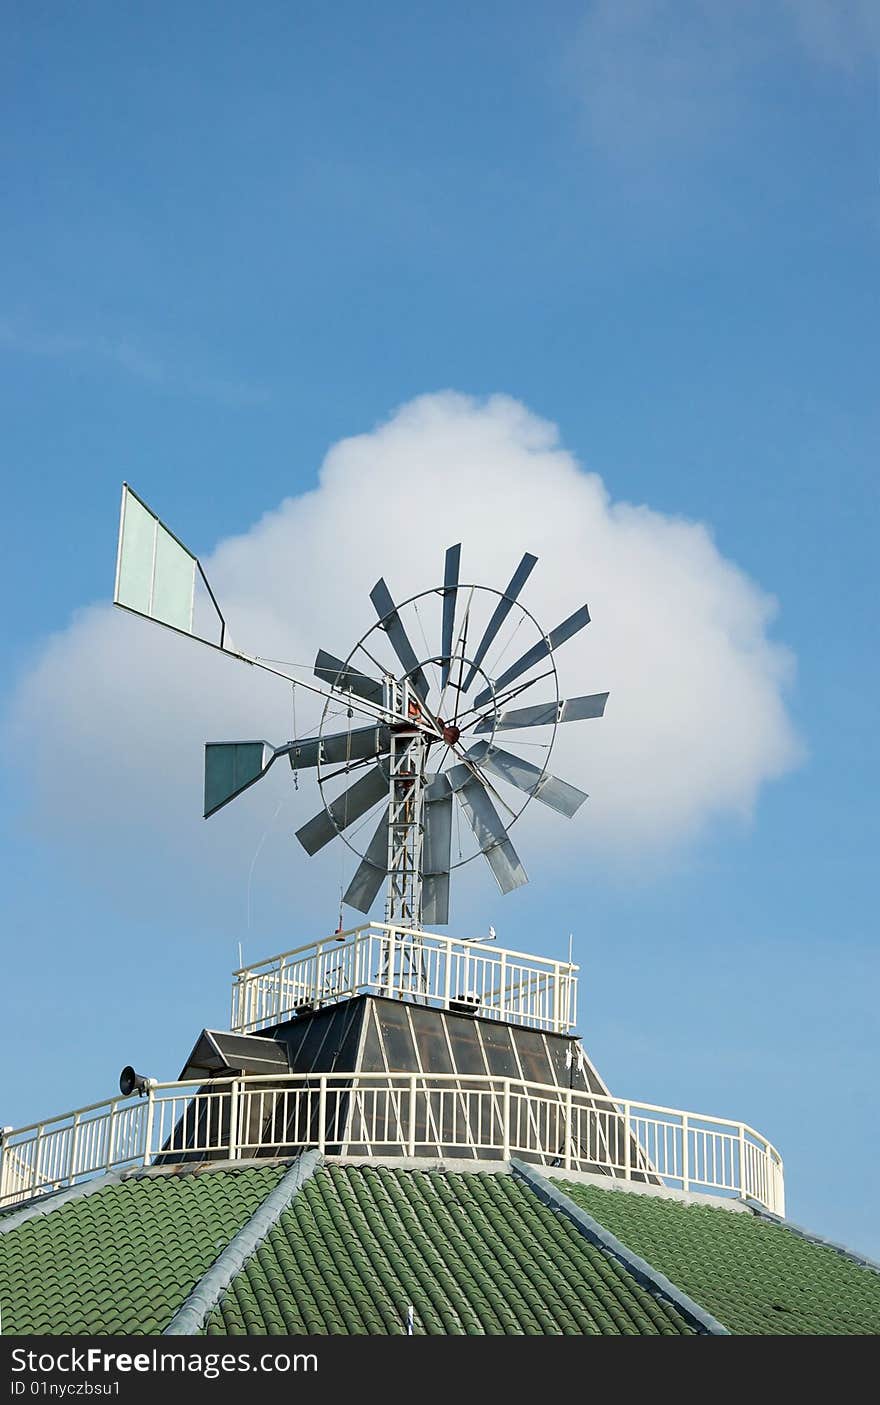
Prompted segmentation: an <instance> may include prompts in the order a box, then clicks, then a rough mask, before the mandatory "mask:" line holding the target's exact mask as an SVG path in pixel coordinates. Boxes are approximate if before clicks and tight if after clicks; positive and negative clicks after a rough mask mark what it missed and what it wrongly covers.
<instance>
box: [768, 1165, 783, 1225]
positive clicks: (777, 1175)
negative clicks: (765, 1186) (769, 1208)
mask: <svg viewBox="0 0 880 1405" xmlns="http://www.w3.org/2000/svg"><path fill="white" fill-rule="evenodd" d="M767 1157H768V1160H769V1161H770V1169H771V1171H772V1173H773V1213H774V1215H781V1216H782V1218H783V1219H785V1174H784V1171H783V1167H782V1158H781V1157H780V1158H778V1159H777V1158H776V1157H775V1156H771V1155H770V1149H769V1147H768V1149H767Z"/></svg>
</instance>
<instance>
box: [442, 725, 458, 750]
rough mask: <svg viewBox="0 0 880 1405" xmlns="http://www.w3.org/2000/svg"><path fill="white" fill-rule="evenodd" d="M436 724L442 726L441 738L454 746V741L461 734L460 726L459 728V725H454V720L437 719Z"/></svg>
mask: <svg viewBox="0 0 880 1405" xmlns="http://www.w3.org/2000/svg"><path fill="white" fill-rule="evenodd" d="M438 726H440V727H442V729H443V740H444V741H445V742H446V743H447V744H448V745H449V746H455V743H456V742H457V741H458V739H459V737H460V736H461V728H460V727H456V725H455V723H454V722H439V721H438Z"/></svg>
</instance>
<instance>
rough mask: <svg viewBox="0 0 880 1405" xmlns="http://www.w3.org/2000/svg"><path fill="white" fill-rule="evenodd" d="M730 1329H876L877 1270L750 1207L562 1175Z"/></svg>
mask: <svg viewBox="0 0 880 1405" xmlns="http://www.w3.org/2000/svg"><path fill="white" fill-rule="evenodd" d="M556 1184H557V1185H558V1186H559V1187H560V1188H561V1189H562V1190H563V1191H564V1192H565V1194H566V1195H569V1196H571V1198H572V1200H574V1201H575V1202H576V1203H577V1204H578V1205H580V1206H582V1207H583V1209H585V1210H586V1211H587V1213H588V1214H590V1215H592V1216H593V1217H594V1219H596V1220H598V1221H599V1223H600V1224H602V1225H604V1226H605V1228H606V1229H608V1230H610V1231H611V1233H612V1234H614V1235H616V1236H617V1238H618V1239H620V1240H621V1241H622V1242H623V1243H624V1244H626V1245H627V1247H628V1248H630V1249H632V1250H633V1251H634V1252H635V1253H636V1254H639V1255H641V1257H642V1258H643V1259H647V1261H648V1263H650V1264H652V1265H653V1266H654V1268H656V1269H659V1270H660V1272H661V1273H665V1274H666V1276H667V1278H669V1279H671V1280H672V1282H673V1283H675V1284H676V1285H677V1286H678V1287H679V1288H681V1289H682V1291H683V1292H685V1293H687V1294H688V1295H689V1296H690V1297H691V1298H694V1299H695V1300H696V1301H697V1302H698V1303H700V1304H702V1306H703V1307H704V1308H706V1309H707V1310H708V1311H709V1312H711V1313H712V1314H713V1315H714V1316H715V1317H717V1318H718V1320H719V1321H720V1322H723V1323H724V1325H725V1327H727V1328H728V1329H729V1330H730V1331H731V1332H735V1333H744V1334H748V1335H754V1336H789V1335H807V1336H850V1335H872V1336H873V1335H876V1334H878V1333H880V1274H878V1273H876V1272H874V1271H873V1270H871V1269H870V1268H863V1267H861V1266H860V1265H859V1264H856V1263H854V1262H853V1261H852V1260H851V1259H848V1258H846V1257H845V1255H843V1254H841V1253H839V1252H838V1251H837V1250H836V1249H833V1248H831V1247H830V1246H827V1245H823V1244H814V1243H811V1242H810V1241H809V1240H806V1239H804V1238H802V1237H801V1236H800V1235H798V1234H796V1233H794V1232H793V1231H792V1230H790V1229H787V1228H785V1226H784V1225H776V1224H771V1223H768V1222H767V1221H766V1220H762V1219H759V1218H758V1217H757V1216H755V1215H752V1214H750V1213H742V1212H735V1211H731V1210H725V1209H723V1208H721V1207H715V1206H711V1205H699V1204H691V1205H688V1204H685V1203H684V1202H682V1201H678V1200H672V1199H665V1198H663V1197H659V1196H648V1195H640V1194H631V1193H629V1192H625V1191H619V1190H617V1191H615V1190H601V1189H600V1188H599V1187H598V1186H591V1185H584V1184H573V1183H572V1182H570V1181H557V1182H556Z"/></svg>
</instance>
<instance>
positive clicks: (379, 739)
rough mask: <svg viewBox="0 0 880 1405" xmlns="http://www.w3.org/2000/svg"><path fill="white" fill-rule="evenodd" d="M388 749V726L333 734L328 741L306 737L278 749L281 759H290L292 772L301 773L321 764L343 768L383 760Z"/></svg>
mask: <svg viewBox="0 0 880 1405" xmlns="http://www.w3.org/2000/svg"><path fill="white" fill-rule="evenodd" d="M388 747H389V731H388V728H387V727H385V726H377V727H355V728H354V729H353V730H352V731H350V732H333V733H332V734H331V735H330V736H327V737H306V738H305V740H303V741H300V742H297V741H294V742H288V743H287V745H286V746H282V747H279V749H278V752H279V755H282V754H284V755H287V756H288V757H289V758H290V767H291V770H293V771H301V770H303V769H305V768H306V767H308V766H317V765H318V764H319V763H323V764H327V765H341V766H344V765H345V764H346V763H347V762H348V761H368V760H369V759H370V757H372V756H382V755H384V753H385V752H386V751H387V750H388Z"/></svg>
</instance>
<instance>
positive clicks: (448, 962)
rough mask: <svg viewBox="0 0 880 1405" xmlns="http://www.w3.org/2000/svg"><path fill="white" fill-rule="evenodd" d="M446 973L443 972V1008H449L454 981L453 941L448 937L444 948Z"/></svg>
mask: <svg viewBox="0 0 880 1405" xmlns="http://www.w3.org/2000/svg"><path fill="white" fill-rule="evenodd" d="M443 959H444V968H445V969H444V973H443V1008H444V1010H448V1009H449V987H450V983H451V981H452V942H451V941H450V940H449V938H448V937H447V938H446V946H445V950H444V958H443Z"/></svg>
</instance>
